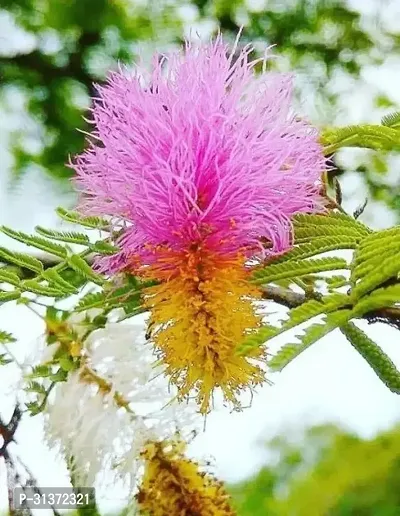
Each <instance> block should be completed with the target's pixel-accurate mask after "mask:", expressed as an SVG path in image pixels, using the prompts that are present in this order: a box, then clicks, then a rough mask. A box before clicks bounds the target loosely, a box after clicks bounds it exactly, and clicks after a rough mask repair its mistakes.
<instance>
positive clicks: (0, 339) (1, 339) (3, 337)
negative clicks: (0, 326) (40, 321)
mask: <svg viewBox="0 0 400 516" xmlns="http://www.w3.org/2000/svg"><path fill="white" fill-rule="evenodd" d="M12 342H16V339H15V338H14V337H13V336H12V335H11V333H8V332H7V331H3V330H0V344H11V343H12Z"/></svg>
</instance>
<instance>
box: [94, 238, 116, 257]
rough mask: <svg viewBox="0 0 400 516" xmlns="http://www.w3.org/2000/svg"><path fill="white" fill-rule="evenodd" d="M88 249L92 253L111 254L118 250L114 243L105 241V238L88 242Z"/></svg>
mask: <svg viewBox="0 0 400 516" xmlns="http://www.w3.org/2000/svg"><path fill="white" fill-rule="evenodd" d="M89 247H90V250H91V251H92V252H93V253H98V254H105V255H112V254H115V253H117V252H118V251H119V248H118V247H116V246H115V245H112V244H110V243H109V242H106V241H105V240H98V241H97V242H95V243H94V244H90V246H89Z"/></svg>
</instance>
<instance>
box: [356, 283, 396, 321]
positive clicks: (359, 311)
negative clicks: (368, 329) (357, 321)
mask: <svg viewBox="0 0 400 516" xmlns="http://www.w3.org/2000/svg"><path fill="white" fill-rule="evenodd" d="M397 303H400V284H397V285H391V286H389V287H386V288H379V289H377V290H375V291H374V292H372V293H371V294H369V295H368V296H366V297H363V298H361V299H360V301H359V302H358V303H356V305H355V306H354V314H355V317H362V316H363V315H364V314H366V313H368V312H371V311H373V310H379V309H380V308H386V307H391V306H393V305H395V304H397Z"/></svg>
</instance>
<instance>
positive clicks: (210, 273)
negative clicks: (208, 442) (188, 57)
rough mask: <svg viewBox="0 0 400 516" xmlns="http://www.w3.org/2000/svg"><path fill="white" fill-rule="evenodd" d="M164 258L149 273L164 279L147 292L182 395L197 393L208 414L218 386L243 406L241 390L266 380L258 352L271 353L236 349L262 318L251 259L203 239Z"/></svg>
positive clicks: (161, 350) (159, 345)
mask: <svg viewBox="0 0 400 516" xmlns="http://www.w3.org/2000/svg"><path fill="white" fill-rule="evenodd" d="M162 258H163V259H162V261H161V260H159V261H158V262H157V263H158V265H153V266H151V267H148V268H146V270H145V271H144V274H145V275H146V276H147V277H151V278H157V279H159V280H161V283H160V284H159V285H156V286H153V287H150V288H149V289H147V290H146V292H145V296H144V299H145V306H146V307H147V308H148V309H149V310H150V312H151V318H150V325H151V327H152V328H154V331H153V333H152V338H153V341H154V344H155V347H156V350H157V352H158V355H159V357H160V359H161V360H162V362H163V363H164V364H165V365H166V373H167V374H168V375H169V376H170V378H171V381H172V382H173V383H174V384H175V385H176V386H177V387H178V390H179V394H180V397H181V398H185V397H187V396H189V395H190V394H192V393H193V392H194V393H195V394H196V397H197V401H198V403H199V405H200V410H201V412H202V413H203V414H206V413H207V412H208V411H209V410H210V404H211V401H212V396H213V392H214V391H215V389H216V388H220V389H221V390H222V392H223V395H224V398H225V400H227V401H229V402H231V403H232V404H233V406H234V407H235V408H240V402H239V400H238V396H239V394H240V393H241V392H242V391H243V390H245V389H251V388H253V387H254V386H255V385H258V384H260V383H262V382H263V381H264V371H263V369H262V368H261V367H260V365H259V364H257V363H256V360H257V359H258V360H259V361H263V360H264V354H265V351H264V350H263V349H262V348H259V349H257V350H255V352H254V353H253V354H252V355H251V356H237V355H236V353H235V351H236V349H237V346H238V345H239V344H240V343H241V342H242V341H243V339H244V338H245V337H246V336H247V335H248V334H249V333H251V332H253V331H255V330H256V329H257V328H259V327H260V324H261V318H260V317H259V316H258V315H257V314H256V313H255V306H254V301H255V300H257V299H259V298H260V294H259V291H258V290H257V289H256V288H255V287H253V286H252V285H250V284H249V283H248V282H247V281H246V279H247V276H246V275H247V272H246V269H245V267H244V259H243V258H242V257H229V258H227V257H222V256H219V255H215V254H211V253H209V252H207V251H205V250H204V249H201V248H200V247H196V246H193V248H192V249H191V250H190V251H187V252H185V253H179V254H178V253H173V252H169V253H167V254H163V256H162ZM168 262H169V263H170V264H171V265H172V264H173V265H174V266H175V271H176V268H178V270H179V274H176V272H175V274H173V275H172V277H171V271H170V270H169V269H167V270H166V269H165V265H166V263H168ZM161 263H162V265H161ZM254 359H256V360H254Z"/></svg>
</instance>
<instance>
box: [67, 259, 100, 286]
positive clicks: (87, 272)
mask: <svg viewBox="0 0 400 516" xmlns="http://www.w3.org/2000/svg"><path fill="white" fill-rule="evenodd" d="M67 262H68V265H69V266H70V267H71V268H72V269H74V271H76V272H78V273H80V274H81V275H82V276H83V277H85V278H87V279H88V280H89V281H92V282H93V283H96V284H97V285H103V284H104V282H105V279H104V278H103V276H101V275H100V274H97V273H96V272H94V270H93V269H92V268H91V267H90V265H88V264H87V262H86V261H85V260H84V259H83V258H82V257H81V256H79V255H78V254H74V255H72V256H69V257H68V259H67Z"/></svg>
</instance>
